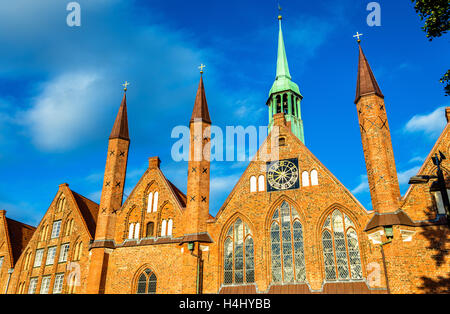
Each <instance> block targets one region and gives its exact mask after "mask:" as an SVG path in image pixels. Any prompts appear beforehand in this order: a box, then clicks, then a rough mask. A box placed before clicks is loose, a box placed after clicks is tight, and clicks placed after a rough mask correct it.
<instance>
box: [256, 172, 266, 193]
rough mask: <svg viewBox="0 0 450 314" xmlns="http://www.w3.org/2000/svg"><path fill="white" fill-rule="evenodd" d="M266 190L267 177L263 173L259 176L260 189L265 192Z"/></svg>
mask: <svg viewBox="0 0 450 314" xmlns="http://www.w3.org/2000/svg"><path fill="white" fill-rule="evenodd" d="M265 190H266V178H265V177H264V176H263V175H260V176H259V177H258V191H259V192H264V191H265Z"/></svg>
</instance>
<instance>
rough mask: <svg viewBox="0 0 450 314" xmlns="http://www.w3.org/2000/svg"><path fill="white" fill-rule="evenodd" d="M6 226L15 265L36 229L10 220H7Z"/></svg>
mask: <svg viewBox="0 0 450 314" xmlns="http://www.w3.org/2000/svg"><path fill="white" fill-rule="evenodd" d="M6 224H7V228H8V234H9V241H10V244H11V253H12V262H13V265H15V264H16V262H17V260H18V259H19V257H20V255H21V254H22V252H23V250H25V248H26V247H27V245H28V242H30V240H31V237H32V236H33V233H34V231H36V228H35V227H32V226H29V225H26V224H24V223H21V222H19V221H16V220H12V219H9V218H6Z"/></svg>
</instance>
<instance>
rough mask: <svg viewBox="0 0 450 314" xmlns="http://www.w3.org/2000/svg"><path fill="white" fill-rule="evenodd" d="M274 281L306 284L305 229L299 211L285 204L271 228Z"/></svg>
mask: <svg viewBox="0 0 450 314" xmlns="http://www.w3.org/2000/svg"><path fill="white" fill-rule="evenodd" d="M270 239H271V253H272V260H271V261H272V281H273V282H274V283H294V282H306V268H305V253H304V242H303V229H302V224H301V223H300V217H299V215H298V213H297V210H296V209H295V208H294V207H292V206H289V204H288V203H287V202H283V204H281V206H280V207H279V208H277V210H276V211H275V213H274V214H273V217H272V226H271V228H270Z"/></svg>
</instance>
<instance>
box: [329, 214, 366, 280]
mask: <svg viewBox="0 0 450 314" xmlns="http://www.w3.org/2000/svg"><path fill="white" fill-rule="evenodd" d="M322 245H323V255H324V264H325V265H324V266H325V280H326V281H349V280H362V279H363V276H362V266H361V257H360V253H359V243H358V235H357V233H356V230H355V225H354V224H353V222H352V221H351V219H350V218H349V217H348V216H347V215H345V214H342V213H341V212H340V211H339V210H335V211H334V212H333V213H332V214H331V215H330V216H328V217H327V219H326V220H325V223H324V226H323V230H322Z"/></svg>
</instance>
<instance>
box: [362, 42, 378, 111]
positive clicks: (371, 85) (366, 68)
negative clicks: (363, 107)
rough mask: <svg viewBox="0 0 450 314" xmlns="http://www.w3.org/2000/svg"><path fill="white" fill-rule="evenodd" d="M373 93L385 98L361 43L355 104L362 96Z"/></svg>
mask: <svg viewBox="0 0 450 314" xmlns="http://www.w3.org/2000/svg"><path fill="white" fill-rule="evenodd" d="M371 94H375V95H378V96H380V97H381V98H384V95H383V93H382V92H381V89H380V87H379V86H378V83H377V80H376V79H375V76H374V75H373V72H372V69H371V68H370V65H369V62H368V61H367V58H366V56H365V55H364V52H363V50H362V48H361V45H359V65H358V81H357V83H356V98H355V104H356V103H357V102H358V101H359V99H360V98H361V97H362V96H365V95H371Z"/></svg>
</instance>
